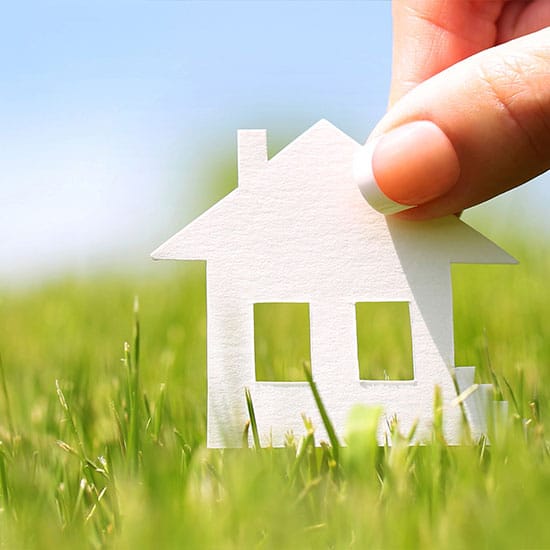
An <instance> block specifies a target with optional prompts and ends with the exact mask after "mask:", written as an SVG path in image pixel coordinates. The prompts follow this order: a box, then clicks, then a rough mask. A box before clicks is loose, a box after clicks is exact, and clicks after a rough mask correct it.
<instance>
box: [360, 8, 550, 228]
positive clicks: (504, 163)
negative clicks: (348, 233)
mask: <svg viewBox="0 0 550 550" xmlns="http://www.w3.org/2000/svg"><path fill="white" fill-rule="evenodd" d="M393 18H394V50H393V73H392V83H391V93H390V110H389V111H388V113H387V114H386V115H385V116H384V118H383V119H382V120H381V121H380V122H379V123H378V125H377V126H376V128H375V129H374V131H373V133H372V134H371V136H370V137H369V140H368V141H367V147H365V152H364V153H363V154H362V155H361V156H360V157H359V159H358V166H359V171H358V178H359V179H358V183H359V186H360V188H361V190H362V191H363V194H364V195H365V197H366V198H367V200H369V202H371V204H373V206H375V207H376V208H378V209H380V210H381V211H384V213H392V209H391V207H392V206H397V205H395V203H399V204H400V205H410V206H415V208H410V209H408V210H405V211H403V212H400V213H399V214H397V215H398V216H399V217H400V218H405V219H416V220H420V219H428V218H435V217H438V216H443V215H447V214H452V213H455V212H459V211H461V210H463V209H464V208H467V207H469V206H473V205H475V204H478V203H480V202H483V201H485V200H487V199H490V198H492V197H494V196H496V195H498V194H500V193H503V192H505V191H507V190H509V189H512V188H513V187H516V186H518V185H520V184H522V183H524V182H526V181H528V180H530V179H531V178H533V177H535V176H537V175H538V174H541V173H543V172H545V171H546V170H548V169H549V168H550V27H549V26H548V25H550V1H549V0H531V1H529V0H527V1H525V0H394V2H393ZM369 149H370V152H369ZM372 150H374V152H372ZM371 155H372V157H371ZM367 165H368V169H367V170H365V167H366V166H367ZM373 175H374V177H372V176H373ZM369 178H370V180H372V181H367V180H369ZM373 184H374V185H373ZM376 187H378V188H379V189H380V190H381V191H382V192H383V194H380V193H379V191H378V189H376ZM369 195H370V196H369ZM384 195H385V196H386V197H389V198H390V199H392V200H390V201H388V200H387V199H386V198H385V197H384ZM371 199H373V200H371ZM392 201H393V202H392ZM410 206H409V207H410ZM405 208H407V207H405ZM394 211H395V210H394Z"/></svg>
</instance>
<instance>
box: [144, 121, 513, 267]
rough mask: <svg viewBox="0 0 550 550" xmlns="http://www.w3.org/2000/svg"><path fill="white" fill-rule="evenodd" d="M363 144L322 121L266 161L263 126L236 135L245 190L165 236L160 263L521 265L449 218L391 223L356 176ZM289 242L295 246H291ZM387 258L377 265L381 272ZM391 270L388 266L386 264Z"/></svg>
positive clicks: (157, 256) (155, 254)
mask: <svg viewBox="0 0 550 550" xmlns="http://www.w3.org/2000/svg"><path fill="white" fill-rule="evenodd" d="M360 147H361V146H360V145H359V144H358V143H357V142H356V141H354V140H353V139H352V138H350V137H349V136H348V135H346V134H345V133H344V132H342V131H341V130H339V129H338V128H336V127H335V126H333V125H332V124H331V123H330V122H328V121H326V120H321V121H319V122H317V123H316V124H315V125H313V126H312V127H311V128H309V129H308V130H307V131H306V132H304V133H303V134H301V135H300V136H299V137H298V138H296V139H295V140H294V141H292V142H291V143H290V144H289V145H287V146H286V147H285V148H284V149H282V150H281V151H280V152H279V153H278V154H277V155H275V156H273V157H272V158H271V159H268V158H267V143H266V133H265V131H263V130H241V131H239V154H238V157H239V186H238V188H237V189H235V190H234V191H232V192H231V193H229V194H228V195H227V196H226V197H224V198H223V199H222V200H220V201H219V202H218V203H216V204H215V205H214V206H212V207H211V208H210V209H209V210H207V211H206V212H205V213H203V214H202V215H201V216H199V217H198V218H196V219H195V220H194V221H192V222H191V223H190V224H189V225H187V226H186V227H184V228H183V229H182V230H181V231H179V232H178V233H176V234H175V235H174V236H173V237H172V238H170V239H168V240H167V241H166V242H165V243H164V244H162V245H161V246H160V247H159V248H158V249H157V250H155V251H154V252H153V254H152V257H153V258H154V259H189V260H212V259H216V258H217V256H220V254H221V256H223V257H224V258H225V259H227V258H228V257H229V258H230V256H227V249H228V248H229V249H231V250H232V251H233V253H234V254H238V251H239V250H243V249H244V250H246V251H247V252H248V253H252V252H254V253H255V256H254V254H251V256H250V257H251V258H252V257H263V256H265V255H271V256H273V255H279V256H280V257H282V256H284V255H286V254H289V253H291V254H292V255H293V256H294V258H293V259H294V261H296V260H300V257H301V258H302V259H303V258H304V257H307V255H308V254H316V255H320V254H321V255H324V254H327V255H328V256H331V257H332V258H334V257H336V256H338V257H340V256H346V257H348V258H351V259H353V258H355V257H357V258H360V257H361V258H363V259H364V258H365V255H367V256H373V255H374V256H377V257H378V256H381V255H382V256H383V255H384V250H385V249H388V248H389V249H391V250H392V257H395V253H396V252H397V254H398V255H400V256H407V258H409V259H410V258H411V257H414V258H417V259H418V260H419V261H420V260H421V259H423V260H425V261H431V260H432V259H433V258H434V255H433V254H434V251H436V252H437V255H438V256H439V257H441V254H442V253H443V254H444V255H445V257H446V260H447V261H448V262H458V263H516V260H515V259H514V258H513V257H512V256H510V255H509V254H507V253H506V252H505V251H504V250H502V249H501V248H500V247H498V246H497V245H495V244H494V243H493V242H491V241H490V240H489V239H487V238H486V237H484V236H483V235H481V234H480V233H478V232H477V231H475V230H474V229H473V228H471V227H470V226H468V225H467V224H465V223H464V222H462V221H461V220H459V219H458V218H457V217H456V216H449V217H446V218H441V219H437V220H431V221H425V222H407V221H403V220H396V219H392V218H391V217H389V218H386V217H384V216H383V215H382V214H380V213H379V212H377V211H375V210H374V209H372V207H371V206H370V205H369V204H368V203H367V202H366V201H365V200H364V198H363V197H362V195H361V193H360V191H359V189H358V188H357V186H356V184H355V181H354V179H353V174H352V166H353V157H354V155H355V153H356V152H357V151H358V150H359V149H360ZM290 243H292V245H290ZM384 263H385V262H383V261H382V262H381V263H380V266H382V265H384ZM386 267H387V266H386Z"/></svg>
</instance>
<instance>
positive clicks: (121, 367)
mask: <svg viewBox="0 0 550 550" xmlns="http://www.w3.org/2000/svg"><path fill="white" fill-rule="evenodd" d="M541 248H542V247H541V246H537V247H532V248H527V246H522V245H521V244H516V245H514V244H513V243H512V247H511V252H512V253H514V254H516V255H517V256H518V257H519V259H520V260H521V261H522V264H521V265H520V266H517V267H508V266H455V267H454V268H453V274H454V283H455V284H454V288H455V321H456V329H455V333H456V364H457V365H476V366H477V367H478V381H479V382H492V381H494V376H496V382H498V387H499V388H500V391H501V392H502V394H503V395H504V397H505V398H506V399H508V400H509V401H510V413H511V414H510V418H509V422H508V424H507V425H506V429H505V430H503V431H502V432H499V433H498V434H495V435H494V436H493V439H492V445H491V446H490V447H488V446H486V445H483V444H480V445H474V446H464V447H459V448H450V447H448V446H446V445H445V442H444V441H443V440H442V437H441V433H440V429H439V422H438V419H439V416H440V415H439V411H438V410H436V411H434V419H435V420H436V422H435V427H434V435H433V441H432V443H430V444H428V445H426V446H423V447H409V446H408V440H407V434H400V433H399V430H398V427H394V432H393V441H392V443H393V444H392V446H391V447H387V448H379V447H377V446H376V445H375V442H374V430H375V426H376V423H377V419H378V414H379V411H378V410H376V409H372V410H369V409H355V410H354V412H353V415H352V417H351V418H350V422H349V429H348V436H347V439H348V443H349V446H348V447H346V448H339V447H337V446H331V445H330V444H328V443H324V444H323V445H322V446H321V447H320V448H315V447H314V443H315V442H316V434H315V427H313V426H311V424H310V423H309V421H308V420H307V419H305V421H304V430H303V433H298V434H294V438H293V439H289V442H288V447H287V448H284V449H262V450H254V449H240V450H226V451H223V452H222V451H212V450H207V449H206V448H205V433H206V322H205V288H204V279H203V277H204V266H203V265H202V264H177V265H175V266H167V265H166V264H159V265H158V266H155V267H156V268H157V271H156V273H157V274H156V275H154V276H152V277H148V278H147V279H145V278H140V277H134V278H132V277H129V278H127V279H124V278H119V279H117V278H114V277H108V276H105V277H104V278H101V277H98V278H95V279H92V280H71V279H66V280H60V281H57V282H51V283H49V284H47V285H46V286H43V287H40V288H35V289H28V290H25V291H18V292H15V291H11V292H8V291H7V290H6V291H4V292H2V293H0V331H1V332H0V352H1V354H2V369H1V370H0V440H1V441H2V444H1V446H0V509H1V511H0V546H1V547H3V548H9V549H11V548H16V549H17V548H25V549H27V548H87V547H92V548H101V547H114V548H201V549H202V548H215V549H218V548H221V549H225V548H227V549H230V548H235V549H236V548H239V549H241V548H246V549H248V548H457V549H462V548H550V522H548V519H547V518H548V504H549V496H548V495H550V457H549V444H548V441H547V436H546V435H545V433H546V431H547V430H548V413H547V409H548V404H549V403H550V370H549V365H550V338H549V337H548V336H549V334H548V333H549V328H548V319H549V312H550V293H548V292H547V290H546V287H547V279H548V273H549V272H550V260H548V259H547V258H550V255H549V254H548V250H543V251H541ZM135 295H138V296H139V303H140V307H139V329H138V327H137V325H136V324H135V319H134V313H133V309H134V306H133V304H134V296H135ZM283 329H284V327H281V329H280V330H281V331H283ZM271 330H273V331H277V330H278V329H277V326H276V325H275V326H274V327H273V328H272V329H271ZM285 330H286V329H285ZM125 342H128V344H127V345H125ZM495 373H496V375H495ZM306 375H307V371H306ZM497 389H498V388H497ZM511 392H513V395H512V393H511ZM321 397H322V396H321ZM244 399H245V396H244V395H243V400H244ZM328 417H329V418H330V411H328ZM244 428H245V427H244V426H243V430H244ZM249 429H251V428H249Z"/></svg>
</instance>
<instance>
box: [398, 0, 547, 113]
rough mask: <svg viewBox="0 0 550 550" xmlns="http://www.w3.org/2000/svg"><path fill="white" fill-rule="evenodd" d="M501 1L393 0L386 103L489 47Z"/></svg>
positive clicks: (495, 35)
mask: <svg viewBox="0 0 550 550" xmlns="http://www.w3.org/2000/svg"><path fill="white" fill-rule="evenodd" d="M545 1H547V0H545ZM523 4H525V3H524V2H523ZM503 5H504V0H496V1H495V0H491V1H487V0H482V1H480V2H475V1H466V0H460V1H457V0H439V1H434V0H394V2H393V5H392V14H393V63H392V66H393V72H392V84H391V91H390V105H393V104H394V103H395V102H396V101H397V100H398V99H400V98H401V97H402V96H403V95H405V94H406V93H407V92H408V91H410V90H412V89H413V88H414V87H415V86H417V85H418V84H420V83H421V82H423V81H424V80H427V79H428V78H430V77H432V76H433V75H435V74H437V73H439V72H441V71H442V70H444V69H446V68H447V67H450V66H451V65H453V64H454V63H457V62H458V61H461V60H462V59H465V58H466V57H468V56H470V55H473V54H475V53H477V52H479V51H481V50H484V49H486V48H490V47H491V46H493V45H494V44H495V41H496V38H497V27H496V21H497V20H498V18H499V16H500V14H501V11H502V7H503ZM509 13H510V16H513V15H514V14H513V13H512V12H511V11H510V12H509ZM511 19H513V17H511Z"/></svg>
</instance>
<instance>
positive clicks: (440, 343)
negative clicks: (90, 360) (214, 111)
mask: <svg viewBox="0 0 550 550" xmlns="http://www.w3.org/2000/svg"><path fill="white" fill-rule="evenodd" d="M238 142H239V145H238V147H239V151H238V153H239V186H238V188H237V189H236V190H234V191H233V192H231V193H230V194H229V195H227V196H226V197H225V198H224V199H222V200H221V201H219V202H218V203H217V204H215V205H214V206H213V207H212V208H211V209H210V210H208V211H207V212H205V213H204V214H203V215H201V216H200V217H199V218H197V219H196V220H194V221H193V222H192V223H190V224H189V225H188V226H187V227H185V228H184V229H183V230H182V231H180V232H179V233H177V234H176V235H175V236H174V237H172V238H171V239H169V240H168V241H167V242H166V243H164V244H163V245H162V246H160V247H159V248H158V249H157V250H156V251H155V252H154V253H153V257H154V258H155V259H178V260H206V262H207V264H206V265H207V268H206V272H207V283H206V284H207V345H208V353H207V361H208V367H207V370H208V446H209V447H239V446H241V444H242V434H243V429H244V425H245V422H246V421H247V419H248V414H247V410H246V403H245V398H244V388H245V387H248V388H249V389H250V392H251V395H252V399H253V403H254V408H255V412H256V418H257V422H258V426H259V430H260V436H261V440H262V444H263V445H268V444H271V445H273V446H281V445H283V444H284V439H285V434H286V433H287V432H289V431H293V432H294V434H295V435H296V436H299V435H301V434H303V433H304V427H303V422H302V418H301V415H302V413H304V414H306V415H307V416H308V417H311V418H312V420H313V423H314V424H315V426H316V429H317V432H316V433H317V440H318V441H319V439H326V434H325V433H324V430H323V427H322V422H321V418H320V416H319V414H318V412H317V410H316V407H315V404H314V401H313V398H312V396H311V392H310V389H309V387H308V386H307V384H306V383H303V382H296V383H290V382H289V383H285V382H257V381H256V380H255V368H254V319H253V309H254V303H261V302H307V303H308V304H309V308H310V340H311V368H312V372H313V377H314V379H315V381H316V383H317V387H318V389H319V392H320V394H321V397H322V399H323V400H324V403H325V406H326V408H327V410H328V413H329V415H330V418H331V419H332V421H333V423H334V426H335V428H336V430H337V433H338V435H339V437H340V439H341V441H343V434H344V426H345V422H346V417H347V415H348V413H349V411H350V409H351V408H352V406H353V405H355V404H358V403H362V404H368V405H381V406H382V407H383V409H384V415H383V418H382V420H381V422H380V426H379V442H380V443H383V442H384V434H385V432H386V430H387V421H388V420H389V419H390V418H392V417H394V416H396V417H397V418H398V421H399V425H400V427H401V430H402V431H404V432H406V431H408V430H409V428H410V427H411V426H412V425H413V423H414V422H415V421H418V422H419V425H418V431H417V440H422V439H423V438H426V437H429V432H430V426H431V422H432V418H433V395H434V387H435V386H436V385H438V386H439V387H440V388H441V391H442V395H443V399H444V404H445V410H444V418H445V435H446V437H447V440H448V441H449V442H450V443H451V444H458V443H459V442H460V440H461V415H462V412H461V409H460V407H459V406H456V405H453V404H452V401H453V400H454V399H455V398H456V396H457V389H456V388H455V383H454V380H453V377H454V376H455V369H454V351H453V326H452V317H453V315H452V292H451V276H450V264H451V263H452V262H459V263H515V260H514V259H513V258H512V257H511V256H509V255H508V254H507V253H506V252H504V251H503V250H502V249H500V248H499V247H497V246H496V245H495V244H494V243H492V242H491V241H489V240H488V239H486V238H485V237H483V236H482V235H481V234H479V233H478V232H476V231H475V230H473V229H472V228H471V227H469V226H468V225H466V224H464V223H463V222H462V221H460V220H459V219H458V218H456V217H455V216H450V217H447V218H442V219H438V220H434V221H428V222H405V221H400V220H395V219H391V218H386V217H385V216H383V215H382V214H380V213H378V212H376V211H375V210H374V209H373V208H372V207H370V206H369V204H368V203H367V202H366V201H365V199H364V198H363V197H362V195H361V192H360V191H359V189H358V187H357V185H356V184H355V182H354V177H353V159H354V155H355V154H356V152H357V151H358V149H359V148H360V147H361V146H360V145H359V144H358V143H357V142H355V141H354V140H353V139H351V138H350V137H349V136H347V135H346V134H344V133H343V132H341V131H340V130H339V129H337V128H336V127H334V126H333V125H332V124H330V123H329V122H327V121H325V120H321V121H320V122H318V123H317V124H315V125H314V126H313V127H311V128H310V129H309V130H307V131H306V132H305V133H304V134H302V135H301V136H299V137H298V138H297V139H296V140H294V141H293V142H292V143H290V144H289V145H288V146H287V147H286V148H285V149H283V150H282V151H281V152H279V153H278V154H277V155H275V156H274V157H273V158H271V159H269V160H268V159H267V145H266V132H265V131H263V130H241V131H239V139H238ZM369 301H372V302H379V301H382V302H388V301H400V302H408V304H409V311H410V319H411V335H412V348H413V368H414V380H412V381H395V382H392V381H361V380H360V379H359V365H358V358H357V336H356V320H355V303H356V302H369ZM470 374H471V376H469V375H470ZM460 381H461V385H462V386H461V389H460V390H459V391H463V389H464V387H465V385H467V384H471V383H473V370H472V371H471V372H470V371H468V373H465V371H461V378H460ZM468 399H469V400H466V405H467V417H468V420H469V423H470V425H471V430H472V433H473V434H474V436H479V435H480V434H481V433H482V432H483V431H484V430H485V423H484V410H483V406H482V405H480V403H481V401H482V400H481V401H480V400H479V399H478V398H476V397H475V393H474V394H472V396H471V397H470V398H468Z"/></svg>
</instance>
